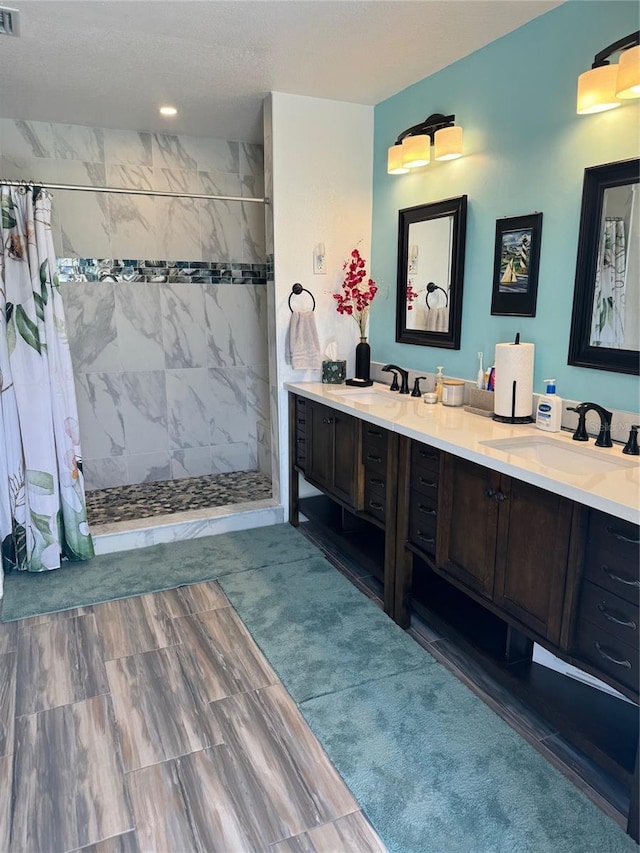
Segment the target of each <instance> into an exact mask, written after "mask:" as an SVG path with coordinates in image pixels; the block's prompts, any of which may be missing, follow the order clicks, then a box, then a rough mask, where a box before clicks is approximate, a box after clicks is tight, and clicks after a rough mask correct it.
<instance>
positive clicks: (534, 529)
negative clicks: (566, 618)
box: [493, 475, 573, 645]
mask: <svg viewBox="0 0 640 853" xmlns="http://www.w3.org/2000/svg"><path fill="white" fill-rule="evenodd" d="M495 499H496V500H497V502H498V505H499V512H498V541H497V548H496V564H495V565H496V570H495V583H494V591H493V600H494V603H495V604H497V605H498V607H501V608H502V609H503V610H504V611H505V612H506V613H509V614H510V615H511V616H514V617H515V618H516V619H518V621H520V622H521V623H522V624H523V625H526V626H527V627H529V628H531V629H532V630H533V631H535V632H536V633H537V634H539V635H540V636H541V637H546V639H548V640H549V641H550V642H552V643H554V644H556V645H557V644H558V643H559V642H560V625H561V621H562V609H563V603H564V586H565V577H566V573H567V561H568V556H569V543H570V539H571V523H572V515H573V503H572V501H569V500H567V499H566V498H562V497H560V496H558V495H556V494H554V493H553V492H547V491H545V490H544V489H540V488H537V487H536V486H532V485H530V484H528V483H523V482H521V481H520V480H514V479H512V478H510V477H507V476H505V475H502V476H501V478H500V489H499V491H498V493H497V495H496V498H495Z"/></svg>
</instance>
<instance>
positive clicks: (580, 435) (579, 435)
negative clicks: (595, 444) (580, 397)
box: [567, 406, 589, 441]
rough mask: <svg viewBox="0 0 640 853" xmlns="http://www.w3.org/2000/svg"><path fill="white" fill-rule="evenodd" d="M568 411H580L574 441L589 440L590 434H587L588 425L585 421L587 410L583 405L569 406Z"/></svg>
mask: <svg viewBox="0 0 640 853" xmlns="http://www.w3.org/2000/svg"><path fill="white" fill-rule="evenodd" d="M567 411H568V412H577V413H578V426H577V427H576V430H575V432H574V433H573V440H574V441H589V436H588V435H587V425H586V423H585V419H586V414H587V413H586V412H585V410H584V408H583V407H582V406H567Z"/></svg>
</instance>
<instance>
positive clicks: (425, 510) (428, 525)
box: [408, 490, 437, 556]
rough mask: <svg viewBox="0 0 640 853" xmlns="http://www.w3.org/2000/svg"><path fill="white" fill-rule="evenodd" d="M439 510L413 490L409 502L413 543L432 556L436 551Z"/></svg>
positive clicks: (411, 540) (410, 536) (410, 534)
mask: <svg viewBox="0 0 640 853" xmlns="http://www.w3.org/2000/svg"><path fill="white" fill-rule="evenodd" d="M436 520H437V511H436V509H435V506H434V505H432V504H431V502H430V501H428V500H427V501H425V500H423V496H422V495H421V494H420V493H417V492H415V491H413V490H412V491H411V497H410V503H409V535H408V539H409V542H411V544H412V545H415V546H416V548H419V549H420V550H421V551H424V552H425V553H427V554H430V555H431V556H435V553H436Z"/></svg>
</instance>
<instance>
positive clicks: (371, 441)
mask: <svg viewBox="0 0 640 853" xmlns="http://www.w3.org/2000/svg"><path fill="white" fill-rule="evenodd" d="M387 438H388V433H387V430H386V429H383V428H382V427H378V426H375V425H374V424H367V423H363V424H362V464H363V465H364V466H365V467H366V468H371V469H373V470H376V471H380V472H381V473H384V472H386V470H387V448H388V441H387Z"/></svg>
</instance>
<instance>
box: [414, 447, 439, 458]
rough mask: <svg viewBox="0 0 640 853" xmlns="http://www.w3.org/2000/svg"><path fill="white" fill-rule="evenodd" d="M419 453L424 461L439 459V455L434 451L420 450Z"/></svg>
mask: <svg viewBox="0 0 640 853" xmlns="http://www.w3.org/2000/svg"><path fill="white" fill-rule="evenodd" d="M418 453H419V454H420V456H422V458H423V459H437V458H438V454H437V453H434V452H433V451H429V450H423V449H420V450H419V451H418Z"/></svg>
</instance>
